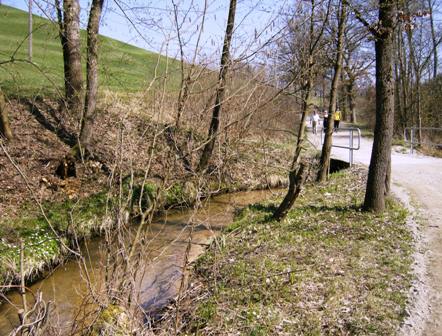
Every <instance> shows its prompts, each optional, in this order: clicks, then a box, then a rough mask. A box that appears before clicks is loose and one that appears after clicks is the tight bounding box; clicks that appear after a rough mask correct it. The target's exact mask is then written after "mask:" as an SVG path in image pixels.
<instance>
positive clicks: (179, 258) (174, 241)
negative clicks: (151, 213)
mask: <svg viewBox="0 0 442 336" xmlns="http://www.w3.org/2000/svg"><path fill="white" fill-rule="evenodd" d="M274 193H275V192H274V191H271V190H262V191H250V192H237V193H229V194H223V195H219V196H215V197H213V198H208V199H206V200H205V202H204V205H203V207H202V208H200V209H198V211H194V210H192V209H189V210H183V209H181V210H180V209H176V210H171V211H168V212H166V213H164V214H163V216H160V217H158V218H157V219H156V220H155V221H154V222H153V223H152V224H149V225H148V226H147V227H146V234H147V236H146V245H147V246H148V248H147V251H146V255H145V256H144V257H143V263H141V267H142V268H143V271H142V272H141V273H143V274H144V275H143V277H142V279H140V281H139V288H138V289H137V292H138V293H139V297H138V298H137V300H138V301H137V302H138V304H139V306H141V307H143V309H144V310H145V311H146V312H147V313H148V314H149V313H154V312H156V311H157V310H158V309H159V308H162V307H163V306H164V305H166V304H167V303H168V302H170V301H171V299H172V298H174V297H175V296H176V294H177V291H178V288H179V283H180V281H181V277H182V275H181V271H182V266H181V265H182V263H183V258H184V254H185V251H186V248H187V246H188V235H189V233H190V230H191V227H192V230H193V231H192V245H191V250H190V253H189V261H192V260H194V259H196V258H197V257H198V256H199V255H200V254H201V253H203V252H204V250H205V248H206V246H207V245H208V243H209V241H210V240H211V239H212V237H213V236H214V235H217V234H218V233H219V232H220V231H221V230H222V228H223V227H225V226H226V225H228V224H230V223H231V222H232V220H233V217H234V215H235V213H236V212H237V210H238V209H240V208H243V207H244V206H247V205H248V204H250V203H255V202H261V201H264V200H266V199H268V198H271V197H273V195H274ZM133 230H134V231H136V226H134V227H133ZM105 251H106V242H105V239H103V238H99V237H97V238H90V239H86V240H85V242H84V246H83V253H84V255H85V256H86V257H87V260H88V272H89V275H90V278H91V279H92V280H91V281H92V283H88V282H86V281H85V273H84V270H82V269H81V268H80V266H79V263H77V262H76V261H75V260H70V261H68V262H66V263H64V264H63V265H60V266H58V267H57V268H56V269H55V270H53V272H52V273H51V274H50V276H48V277H47V278H45V279H44V280H42V281H38V282H36V283H35V284H34V285H32V286H31V287H30V290H32V291H33V292H36V291H37V290H41V291H42V293H43V296H44V299H45V300H52V301H54V303H55V305H54V306H55V310H54V311H53V312H51V316H52V317H55V316H56V317H57V318H56V319H55V318H54V319H51V321H52V322H53V323H52V324H53V325H52V327H57V328H60V329H59V331H60V332H62V333H65V332H68V330H70V328H71V327H73V326H74V323H73V320H74V316H77V313H78V312H80V311H82V309H85V306H83V303H84V301H85V300H86V299H85V298H87V297H89V295H90V293H89V287H90V286H92V288H94V292H95V295H96V296H101V295H104V294H103V292H104V291H105V288H104V287H105V286H104V285H103V284H104V283H105V281H104V277H105V274H106V271H105V270H104V269H103V263H104V260H105V257H106V252H105ZM8 300H9V301H10V302H12V303H13V304H17V305H20V302H21V297H20V295H19V294H18V293H11V294H9V295H8ZM86 301H87V300H86ZM86 307H87V306H86ZM89 309H91V308H90V307H89ZM55 320H57V323H55V322H54V321H55ZM75 322H76V323H78V322H79V321H78V320H76V321H75ZM16 323H17V311H16V309H15V308H14V307H12V306H11V305H7V304H4V305H2V306H0V334H7V333H8V332H9V331H10V330H11V328H12V327H13V326H14V325H16ZM54 324H55V325H54Z"/></svg>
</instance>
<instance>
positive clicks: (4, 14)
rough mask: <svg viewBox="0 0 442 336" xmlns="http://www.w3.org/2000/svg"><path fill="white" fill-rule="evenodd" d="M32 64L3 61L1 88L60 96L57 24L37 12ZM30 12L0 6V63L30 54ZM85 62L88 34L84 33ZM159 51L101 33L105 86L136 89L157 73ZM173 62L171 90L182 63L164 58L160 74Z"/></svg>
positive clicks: (24, 57)
mask: <svg viewBox="0 0 442 336" xmlns="http://www.w3.org/2000/svg"><path fill="white" fill-rule="evenodd" d="M33 20H34V35H33V62H34V63H35V64H36V65H37V66H38V67H36V66H33V65H31V64H28V63H24V62H20V61H16V62H14V63H7V64H3V65H0V86H1V87H2V89H3V90H4V91H5V92H6V93H8V94H12V95H20V96H22V95H33V94H43V95H47V94H56V93H57V90H58V91H60V89H61V90H62V87H63V58H62V51H61V46H60V40H59V38H58V30H57V24H56V23H54V22H51V21H50V20H46V19H43V18H41V17H38V16H35V15H34V18H33ZM27 29H28V28H27V13H26V12H24V11H21V10H18V9H15V8H12V7H8V6H5V5H0V63H2V62H4V61H7V60H9V59H11V57H12V56H13V57H14V58H15V59H16V60H20V59H26V58H27V52H28V49H27V45H28V41H27V39H26V37H27ZM82 39H83V40H82V47H83V66H84V67H85V64H86V61H85V55H86V54H85V46H86V34H85V31H82ZM158 57H159V55H158V54H156V53H153V52H148V51H146V50H144V49H140V48H137V47H134V46H131V45H128V44H125V43H122V42H119V41H116V40H114V39H111V38H107V37H103V36H102V37H101V51H100V84H101V89H109V90H112V91H118V92H122V93H124V92H136V91H138V90H140V89H142V88H143V87H144V85H145V84H146V82H147V83H148V82H149V81H150V80H151V79H152V78H153V77H154V71H155V67H156V65H157V63H158ZM167 63H168V64H169V72H170V73H171V74H170V75H169V82H168V84H167V86H168V89H169V90H173V89H176V88H177V87H178V83H179V74H178V62H177V61H176V60H170V59H169V62H167V59H166V58H165V57H163V56H160V62H159V63H158V64H159V67H158V70H157V74H158V75H161V74H162V73H164V72H165V69H166V64H167Z"/></svg>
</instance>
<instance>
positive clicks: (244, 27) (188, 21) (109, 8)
mask: <svg viewBox="0 0 442 336" xmlns="http://www.w3.org/2000/svg"><path fill="white" fill-rule="evenodd" d="M34 2H35V3H34V6H33V13H34V14H38V15H42V16H51V15H53V8H51V6H50V5H48V1H44V0H34ZM2 3H3V4H5V5H9V6H13V7H16V8H20V9H23V10H28V0H3V2H2ZM174 3H175V4H176V5H177V8H178V16H179V17H178V21H179V23H180V24H181V23H182V21H184V23H183V24H182V29H181V34H182V40H183V41H184V43H185V47H184V50H185V55H186V58H187V59H188V60H189V61H190V60H191V59H192V57H193V54H194V50H195V46H196V41H197V37H198V28H199V27H201V24H202V12H203V8H204V0H174ZM285 3H286V0H274V1H272V0H240V1H238V6H237V16H236V31H235V35H234V36H235V39H234V44H233V46H234V50H235V52H234V53H235V55H242V54H244V53H248V52H252V51H253V49H254V48H255V47H256V46H257V45H259V44H260V43H262V42H264V41H265V40H266V37H268V36H270V35H272V34H274V32H275V31H276V29H277V28H276V26H275V25H269V22H271V21H273V20H274V19H275V17H276V16H277V14H278V11H279V9H280V8H281V6H284V5H285ZM89 4H90V1H88V0H80V5H81V7H82V26H83V27H85V26H86V21H87V9H88V7H89ZM117 4H119V5H120V7H121V8H120V7H119V6H118V5H117ZM207 4H208V6H207V11H206V14H207V15H206V18H205V24H204V30H203V34H202V36H201V41H200V48H199V51H198V55H199V56H198V59H200V60H201V59H213V60H215V59H217V58H218V56H219V53H220V51H221V48H222V40H223V34H224V31H225V24H226V20H227V13H228V5H229V1H228V0H207ZM122 9H123V10H124V11H122ZM173 14H174V12H173V2H172V0H157V1H154V0H119V1H118V2H115V1H113V0H112V1H106V8H105V10H104V15H103V20H102V25H101V28H100V33H101V34H103V35H106V36H109V37H112V38H115V39H118V40H120V41H123V42H126V43H130V44H133V45H137V46H139V47H142V48H145V49H148V50H152V51H156V52H161V53H163V54H165V53H166V52H167V53H168V54H169V55H170V56H172V57H177V56H178V52H179V47H178V43H177V35H176V28H175V27H176V26H175V22H174V15H173ZM261 32H263V34H262V35H260V33H261Z"/></svg>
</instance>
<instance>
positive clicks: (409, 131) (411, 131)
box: [404, 127, 442, 154]
mask: <svg viewBox="0 0 442 336" xmlns="http://www.w3.org/2000/svg"><path fill="white" fill-rule="evenodd" d="M420 130H421V131H439V132H440V131H442V128H439V127H421V128H420ZM416 131H419V127H405V129H404V142H405V143H409V144H410V154H413V153H414V147H415V146H416V145H429V146H437V147H441V146H442V144H440V143H434V142H428V141H419V140H418V138H417V137H416ZM408 135H409V136H408Z"/></svg>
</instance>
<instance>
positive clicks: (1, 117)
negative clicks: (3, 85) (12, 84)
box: [0, 89, 14, 140]
mask: <svg viewBox="0 0 442 336" xmlns="http://www.w3.org/2000/svg"><path fill="white" fill-rule="evenodd" d="M0 136H3V137H5V138H6V139H8V140H12V139H13V137H14V136H13V134H12V130H11V126H10V124H9V117H8V107H7V105H6V99H5V96H4V94H3V91H2V90H1V89H0Z"/></svg>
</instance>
